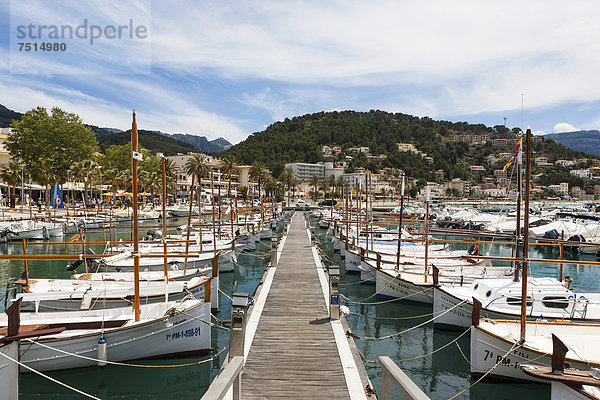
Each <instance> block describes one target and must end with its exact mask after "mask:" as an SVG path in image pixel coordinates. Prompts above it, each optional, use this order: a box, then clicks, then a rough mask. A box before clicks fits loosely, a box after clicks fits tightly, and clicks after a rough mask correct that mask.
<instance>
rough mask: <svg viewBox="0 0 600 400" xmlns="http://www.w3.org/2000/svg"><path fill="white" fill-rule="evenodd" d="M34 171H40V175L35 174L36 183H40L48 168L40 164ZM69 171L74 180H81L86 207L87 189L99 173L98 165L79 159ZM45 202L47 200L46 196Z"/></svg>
mask: <svg viewBox="0 0 600 400" xmlns="http://www.w3.org/2000/svg"><path fill="white" fill-rule="evenodd" d="M34 171H39V173H40V175H37V176H38V183H40V185H41V184H42V182H46V181H44V174H47V173H48V172H44V171H48V169H46V168H44V166H43V165H42V166H41V168H40V170H34ZM36 173H37V172H34V173H33V175H34V176H36ZM71 173H72V175H73V178H75V180H81V181H83V203H84V205H85V207H87V206H88V205H89V199H88V193H87V189H88V187H89V185H90V184H91V183H93V182H94V181H95V180H96V178H97V177H98V176H99V175H100V166H99V165H98V164H97V163H96V162H95V161H93V160H81V161H78V162H76V163H75V164H73V167H72V168H71ZM34 180H35V179H34ZM52 183H53V181H52V182H50V184H52ZM46 202H48V196H46Z"/></svg>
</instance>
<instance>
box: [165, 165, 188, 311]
mask: <svg viewBox="0 0 600 400" xmlns="http://www.w3.org/2000/svg"><path fill="white" fill-rule="evenodd" d="M162 230H163V238H162V240H163V249H164V252H165V256H166V255H167V239H166V237H167V167H166V159H165V156H164V155H163V156H162ZM186 253H187V252H186ZM186 260H187V257H186ZM163 268H164V275H165V285H167V284H168V282H169V268H168V263H167V257H165V258H164V266H163ZM166 297H167V291H166V290H165V299H166Z"/></svg>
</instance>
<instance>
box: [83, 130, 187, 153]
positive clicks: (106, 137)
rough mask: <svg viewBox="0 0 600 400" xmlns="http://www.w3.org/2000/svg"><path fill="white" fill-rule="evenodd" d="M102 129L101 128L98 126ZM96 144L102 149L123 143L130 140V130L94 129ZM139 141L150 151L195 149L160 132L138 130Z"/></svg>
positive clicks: (173, 151)
mask: <svg viewBox="0 0 600 400" xmlns="http://www.w3.org/2000/svg"><path fill="white" fill-rule="evenodd" d="M100 129H101V130H102V128H100ZM95 133H96V138H97V139H98V144H99V145H100V148H101V149H102V150H105V149H106V148H108V147H110V146H112V145H119V146H120V145H124V144H126V143H129V142H130V141H131V130H128V131H125V132H105V131H98V130H96V131H95ZM138 137H139V143H140V145H141V146H143V147H144V148H145V149H148V150H150V151H151V152H152V153H156V152H161V153H164V154H165V155H174V154H177V153H189V152H194V151H196V150H195V149H194V146H192V145H191V144H188V143H184V142H182V141H179V140H177V139H173V138H171V137H168V136H165V135H161V134H160V133H156V132H151V131H145V130H138Z"/></svg>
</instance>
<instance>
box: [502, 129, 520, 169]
mask: <svg viewBox="0 0 600 400" xmlns="http://www.w3.org/2000/svg"><path fill="white" fill-rule="evenodd" d="M522 143H523V135H521V137H520V138H519V140H518V141H517V144H516V145H515V151H514V152H513V156H512V157H511V158H510V160H508V162H507V163H506V165H505V166H504V168H502V171H506V170H507V169H508V167H510V166H511V165H513V164H514V163H515V162H517V160H518V159H519V152H520V150H521V144H522Z"/></svg>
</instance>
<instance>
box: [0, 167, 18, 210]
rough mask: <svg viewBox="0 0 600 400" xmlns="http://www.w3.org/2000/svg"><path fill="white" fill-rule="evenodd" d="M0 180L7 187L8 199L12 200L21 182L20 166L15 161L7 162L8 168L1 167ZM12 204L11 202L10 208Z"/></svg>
mask: <svg viewBox="0 0 600 400" xmlns="http://www.w3.org/2000/svg"><path fill="white" fill-rule="evenodd" d="M0 179H2V180H3V181H4V182H5V183H6V184H7V185H8V186H9V197H10V198H11V199H14V197H15V196H16V192H17V189H16V187H17V186H18V185H19V183H20V182H21V165H20V164H19V163H17V162H15V161H9V163H8V166H6V167H2V169H1V170H0ZM10 189H12V194H11V193H10ZM12 203H13V202H12V201H11V206H12V205H13V204H12Z"/></svg>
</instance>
